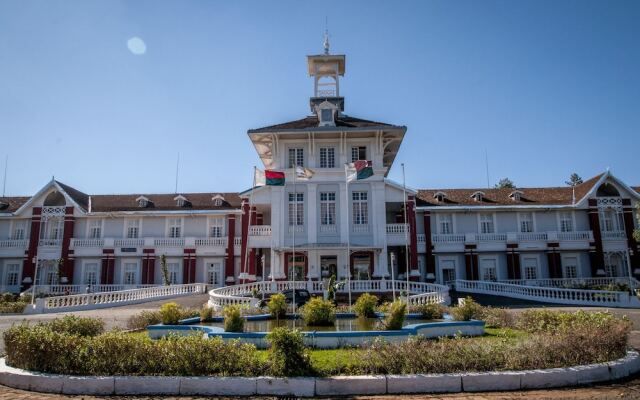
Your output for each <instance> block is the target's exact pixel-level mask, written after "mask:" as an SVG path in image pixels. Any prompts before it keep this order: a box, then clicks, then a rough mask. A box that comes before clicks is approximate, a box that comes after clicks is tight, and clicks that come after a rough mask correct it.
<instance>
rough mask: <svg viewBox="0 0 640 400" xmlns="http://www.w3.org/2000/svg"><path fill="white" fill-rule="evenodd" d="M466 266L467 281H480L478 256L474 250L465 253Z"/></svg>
mask: <svg viewBox="0 0 640 400" xmlns="http://www.w3.org/2000/svg"><path fill="white" fill-rule="evenodd" d="M464 265H465V269H466V273H467V280H470V281H477V280H479V279H480V276H479V273H478V254H476V253H474V252H473V250H471V251H467V252H465V255H464Z"/></svg>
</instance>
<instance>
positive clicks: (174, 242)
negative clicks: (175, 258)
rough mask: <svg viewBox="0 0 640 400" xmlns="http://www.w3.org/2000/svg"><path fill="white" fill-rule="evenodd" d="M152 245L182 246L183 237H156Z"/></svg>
mask: <svg viewBox="0 0 640 400" xmlns="http://www.w3.org/2000/svg"><path fill="white" fill-rule="evenodd" d="M153 245H154V246H159V247H184V238H156V239H154V240H153Z"/></svg>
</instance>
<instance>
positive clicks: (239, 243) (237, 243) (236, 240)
mask: <svg viewBox="0 0 640 400" xmlns="http://www.w3.org/2000/svg"><path fill="white" fill-rule="evenodd" d="M233 245H234V246H242V238H241V237H240V236H236V237H234V238H233Z"/></svg>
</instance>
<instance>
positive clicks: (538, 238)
mask: <svg viewBox="0 0 640 400" xmlns="http://www.w3.org/2000/svg"><path fill="white" fill-rule="evenodd" d="M547 237H548V236H547V232H518V233H517V234H516V238H517V239H518V242H546V241H547Z"/></svg>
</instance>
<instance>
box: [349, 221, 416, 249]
mask: <svg viewBox="0 0 640 400" xmlns="http://www.w3.org/2000/svg"><path fill="white" fill-rule="evenodd" d="M354 227H355V226H354ZM408 240H409V225H408V224H387V244H389V245H392V246H394V245H395V246H397V245H405V244H407V241H408Z"/></svg>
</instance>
